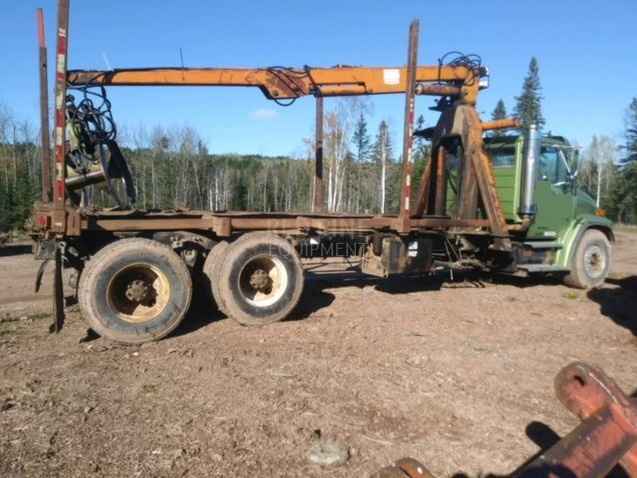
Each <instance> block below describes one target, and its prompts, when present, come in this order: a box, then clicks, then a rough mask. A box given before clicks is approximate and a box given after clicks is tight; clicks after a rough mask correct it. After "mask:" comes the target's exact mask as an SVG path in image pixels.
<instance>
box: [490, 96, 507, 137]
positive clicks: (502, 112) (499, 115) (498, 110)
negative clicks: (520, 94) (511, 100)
mask: <svg viewBox="0 0 637 478" xmlns="http://www.w3.org/2000/svg"><path fill="white" fill-rule="evenodd" d="M506 117H507V109H506V106H505V104H504V101H503V100H502V99H500V100H499V101H498V103H497V104H496V105H495V109H494V110H493V112H492V113H491V119H492V120H494V121H497V120H501V119H505V118H506ZM489 134H490V135H491V136H503V135H504V134H505V133H504V131H503V130H495V131H491V132H490V133H489Z"/></svg>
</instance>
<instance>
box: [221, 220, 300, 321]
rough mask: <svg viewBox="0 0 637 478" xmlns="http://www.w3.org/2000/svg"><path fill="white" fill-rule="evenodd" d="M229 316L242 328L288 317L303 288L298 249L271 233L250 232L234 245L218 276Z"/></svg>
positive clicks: (230, 248) (231, 246) (224, 305)
mask: <svg viewBox="0 0 637 478" xmlns="http://www.w3.org/2000/svg"><path fill="white" fill-rule="evenodd" d="M218 284H219V290H220V293H221V297H222V302H223V307H224V309H225V312H227V314H228V315H229V316H230V317H232V318H234V319H235V320H236V321H237V322H239V323H240V324H242V325H266V324H270V323H272V322H276V321H279V320H282V319H284V318H286V317H287V316H288V315H289V314H290V313H291V312H292V310H293V309H294V307H296V305H297V303H298V302H299V299H300V298H301V294H302V292H303V286H304V276H303V268H302V267H301V261H300V259H299V256H298V254H297V253H296V250H295V249H294V247H292V245H291V244H290V243H289V242H288V241H286V240H285V239H283V238H281V237H279V236H277V235H275V234H271V233H260V232H257V233H250V234H246V235H245V236H242V237H241V238H239V239H238V240H237V241H235V242H234V243H232V244H231V245H230V247H229V248H228V252H227V255H226V258H225V260H224V261H223V265H222V266H221V271H220V274H219V281H218Z"/></svg>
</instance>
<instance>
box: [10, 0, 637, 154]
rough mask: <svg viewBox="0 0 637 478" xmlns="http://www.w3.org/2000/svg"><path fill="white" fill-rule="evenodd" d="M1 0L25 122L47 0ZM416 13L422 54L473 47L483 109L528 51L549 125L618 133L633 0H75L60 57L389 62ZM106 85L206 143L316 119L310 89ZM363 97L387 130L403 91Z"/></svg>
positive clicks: (13, 97)
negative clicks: (267, 92)
mask: <svg viewBox="0 0 637 478" xmlns="http://www.w3.org/2000/svg"><path fill="white" fill-rule="evenodd" d="M5 3H7V5H3V9H2V15H1V16H0V44H2V45H4V48H3V67H2V70H3V71H2V76H0V102H1V103H4V104H6V105H8V106H9V107H10V108H11V109H12V110H13V111H14V113H15V114H16V116H17V117H18V118H20V119H27V120H31V121H32V122H34V123H35V122H36V121H37V117H38V98H37V56H36V51H37V50H36V29H35V9H36V8H37V7H40V6H41V7H44V9H45V15H46V16H47V37H48V42H49V50H50V58H52V54H53V49H54V45H55V42H54V40H55V39H54V31H55V15H56V10H55V8H56V2H55V1H54V0H38V1H35V0H20V1H18V2H8V1H7V2H5ZM415 17H418V18H420V20H421V38H420V40H421V41H420V54H419V63H420V64H421V65H422V64H435V62H436V60H437V59H438V58H439V57H440V56H441V55H442V54H444V53H445V52H447V51H450V50H461V51H464V52H467V53H478V54H480V55H481V56H482V58H483V61H484V63H485V64H487V65H488V66H489V67H490V69H491V73H492V78H491V88H490V89H489V90H487V91H486V92H483V94H482V96H481V99H480V104H479V108H478V109H479V110H480V111H481V112H484V113H485V114H489V113H490V112H491V110H492V109H493V107H494V105H495V103H496V102H497V100H498V99H499V98H503V99H504V100H505V103H506V105H507V107H508V108H509V109H512V106H513V98H514V97H515V96H516V95H517V94H519V92H520V87H521V84H522V80H523V78H524V76H525V74H526V71H527V67H528V63H529V59H530V57H531V56H532V55H535V56H537V57H538V59H539V61H540V68H541V80H542V85H543V87H544V96H545V99H544V113H545V116H546V118H547V129H549V130H552V131H553V132H554V133H560V134H563V135H565V136H567V137H569V138H572V139H575V140H577V141H578V142H579V143H580V144H583V145H586V144H587V143H588V141H589V140H590V138H591V136H592V135H593V134H606V135H609V136H611V137H613V138H615V139H616V140H617V141H619V142H621V139H622V137H621V135H622V130H623V112H624V110H625V108H626V107H627V106H628V103H629V102H630V100H631V98H632V97H634V96H637V86H635V78H637V62H636V61H635V53H636V52H635V50H636V49H637V48H636V47H637V40H636V39H635V25H637V3H636V2H635V0H615V1H613V0H610V1H609V0H606V1H603V2H602V1H597V0H586V1H575V0H559V1H548V0H537V1H535V2H520V1H518V2H515V1H513V2H512V1H511V0H507V1H504V0H493V1H490V0H483V1H481V2H477V1H469V0H458V1H456V2H453V3H450V2H440V1H436V2H434V1H422V0H421V1H399V0H394V1H392V2H389V1H386V0H377V1H373V0H367V1H364V2H363V1H349V0H348V1H342V0H341V1H329V0H328V1H323V2H308V1H302V0H296V1H271V2H264V1H242V2H231V1H223V0H214V1H203V0H200V1H195V0H182V1H174V0H170V1H167V0H166V1H164V0H155V1H150V0H137V1H130V0H128V1H125V0H109V1H105V2H89V1H86V0H72V2H71V32H70V41H71V43H70V45H71V47H70V62H71V67H73V68H85V69H90V68H98V69H105V68H106V61H108V62H109V63H110V65H112V66H113V67H122V68H124V67H152V66H179V64H180V60H179V48H180V47H181V48H182V49H183V54H184V61H185V65H186V66H247V67H249V66H255V67H256V66H270V65H285V66H302V65H305V64H308V65H313V66H330V65H335V64H351V65H368V66H396V65H402V64H404V62H405V57H406V41H407V28H408V25H409V22H410V21H411V20H412V19H413V18H415ZM105 58H106V59H107V60H105ZM51 64H53V63H52V61H51ZM110 97H111V99H112V101H113V105H114V113H115V117H116V120H118V122H119V123H120V124H122V125H125V127H127V128H136V127H137V126H138V125H141V124H144V125H146V126H147V127H151V126H152V125H156V124H161V125H164V126H167V127H169V126H183V125H188V126H192V127H194V128H196V129H197V130H198V131H199V133H200V135H201V136H202V137H203V139H204V140H205V141H206V142H207V144H208V146H209V148H210V151H211V152H216V153H222V152H239V153H261V154H290V153H294V152H298V151H300V150H301V140H302V138H303V137H306V136H309V135H310V134H311V132H312V129H313V105H314V102H313V99H312V98H305V99H301V100H299V101H297V103H296V104H294V105H293V106H292V107H290V108H281V107H279V106H277V105H276V104H274V103H272V102H270V101H268V100H266V99H265V98H264V97H263V96H262V94H261V93H260V92H259V91H258V90H257V89H244V88H111V89H110ZM330 101H331V100H329V99H328V100H327V103H326V104H327V106H328V107H329V104H330ZM372 101H373V115H372V117H371V118H370V123H371V126H370V127H371V128H372V129H375V127H376V125H377V123H378V122H379V121H380V120H381V119H388V120H389V121H390V125H392V126H393V129H394V132H393V134H394V136H395V141H397V140H398V138H399V134H400V128H401V125H402V110H403V98H402V97H401V96H392V97H374V99H373V100H372ZM431 104H432V99H427V98H420V99H419V100H418V104H417V108H418V112H419V113H424V114H425V118H426V121H427V123H428V124H432V123H433V122H435V120H436V116H435V113H433V112H431V111H429V110H428V107H429V106H431Z"/></svg>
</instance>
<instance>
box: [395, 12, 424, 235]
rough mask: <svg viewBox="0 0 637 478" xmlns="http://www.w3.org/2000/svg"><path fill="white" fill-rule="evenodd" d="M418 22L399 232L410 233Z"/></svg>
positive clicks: (410, 65)
mask: <svg viewBox="0 0 637 478" xmlns="http://www.w3.org/2000/svg"><path fill="white" fill-rule="evenodd" d="M419 32H420V23H419V22H418V20H414V21H413V22H411V25H410V26H409V48H408V52H407V78H406V87H405V125H404V131H403V184H402V189H401V194H400V216H399V218H398V222H399V227H398V229H399V232H403V233H406V232H409V230H410V229H411V227H410V220H411V204H410V201H411V175H412V170H413V167H414V158H413V155H412V145H413V133H414V111H415V106H416V91H415V90H416V68H417V61H418V35H419Z"/></svg>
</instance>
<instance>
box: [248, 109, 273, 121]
mask: <svg viewBox="0 0 637 478" xmlns="http://www.w3.org/2000/svg"><path fill="white" fill-rule="evenodd" d="M277 116H279V113H277V111H276V110H271V109H266V108H260V109H258V110H255V111H253V112H251V113H250V119H253V120H271V119H274V118H276V117H277Z"/></svg>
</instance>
